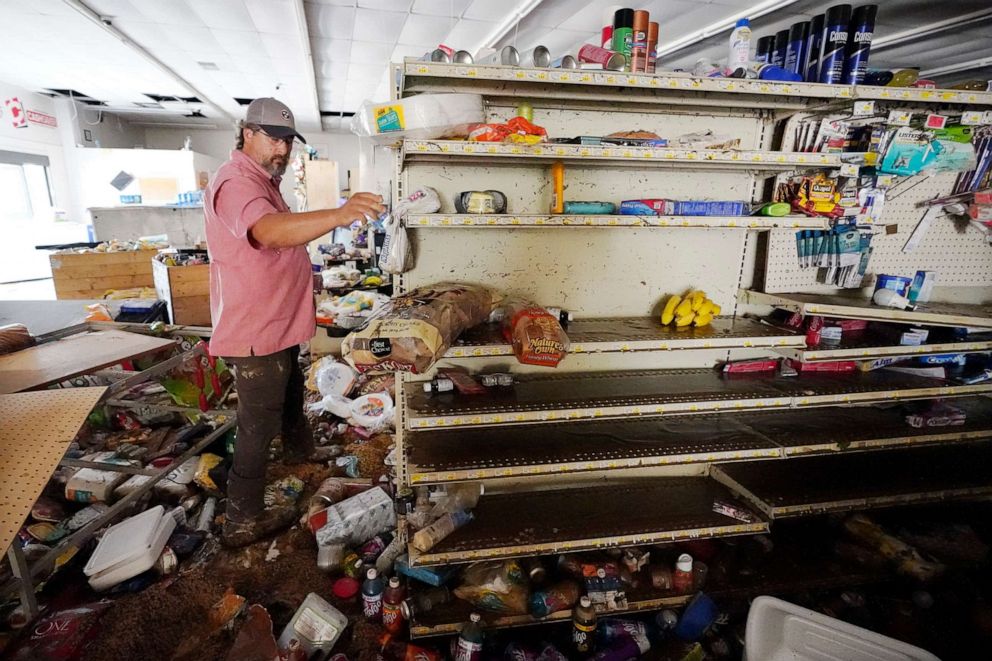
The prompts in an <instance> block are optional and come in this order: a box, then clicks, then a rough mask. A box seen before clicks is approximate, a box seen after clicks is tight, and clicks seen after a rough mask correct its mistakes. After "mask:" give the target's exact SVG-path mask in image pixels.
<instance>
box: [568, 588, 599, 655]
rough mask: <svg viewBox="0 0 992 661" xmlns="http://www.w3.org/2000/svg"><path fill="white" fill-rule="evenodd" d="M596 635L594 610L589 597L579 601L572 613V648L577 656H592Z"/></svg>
mask: <svg viewBox="0 0 992 661" xmlns="http://www.w3.org/2000/svg"><path fill="white" fill-rule="evenodd" d="M595 633H596V610H595V609H594V608H593V607H592V602H591V601H590V600H589V597H582V598H581V599H579V605H578V606H576V607H575V609H574V610H573V611H572V646H573V647H574V648H575V651H576V653H578V654H592V652H594V651H595V650H594V649H593V642H594V637H595Z"/></svg>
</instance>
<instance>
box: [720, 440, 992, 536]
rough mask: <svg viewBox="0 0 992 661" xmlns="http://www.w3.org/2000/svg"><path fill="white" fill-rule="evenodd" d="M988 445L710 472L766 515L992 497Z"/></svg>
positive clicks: (741, 466) (884, 452) (751, 464)
mask: <svg viewBox="0 0 992 661" xmlns="http://www.w3.org/2000/svg"><path fill="white" fill-rule="evenodd" d="M989 465H992V443H990V442H987V441H976V442H974V443H970V444H967V445H953V446H946V447H927V448H903V449H899V450H881V451H879V452H869V453H866V454H860V455H858V456H849V455H827V456H819V457H801V458H797V459H793V460H791V461H788V462H778V461H775V462H750V461H748V462H741V463H735V464H718V465H716V466H713V467H712V468H711V469H710V475H711V476H712V477H713V478H714V479H715V480H717V481H719V482H720V483H722V484H724V485H726V486H727V488H729V489H730V490H731V491H733V492H734V493H736V494H738V495H739V496H741V497H742V498H744V499H746V500H747V501H748V502H749V503H751V504H752V505H753V506H754V507H756V508H758V509H759V510H760V511H761V512H762V513H763V514H764V515H765V516H767V517H769V518H771V519H778V518H785V517H792V516H806V515H814V514H821V513H825V512H839V511H850V510H863V509H869V508H878V507H895V506H901V505H915V504H921V503H930V502H938V501H944V500H958V499H972V498H987V497H989V496H992V473H990V472H989V470H988V467H989Z"/></svg>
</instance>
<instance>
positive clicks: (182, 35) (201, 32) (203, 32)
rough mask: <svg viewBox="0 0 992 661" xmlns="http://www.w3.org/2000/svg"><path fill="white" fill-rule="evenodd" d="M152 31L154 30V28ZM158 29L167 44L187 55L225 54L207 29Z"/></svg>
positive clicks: (174, 27) (176, 27)
mask: <svg viewBox="0 0 992 661" xmlns="http://www.w3.org/2000/svg"><path fill="white" fill-rule="evenodd" d="M152 29H153V30H154V29H155V28H154V26H153V27H152ZM158 29H159V30H161V31H162V32H163V33H164V34H165V36H166V37H168V39H169V42H170V43H172V44H173V45H174V46H175V47H176V48H178V49H179V50H182V51H186V52H187V53H194V54H200V55H204V54H206V53H218V52H220V53H223V52H225V49H224V47H223V46H221V44H220V42H219V41H217V39H215V38H214V35H213V33H212V32H211V31H210V29H209V28H205V27H200V28H198V27H189V26H185V27H180V26H169V27H165V28H158ZM156 50H157V49H156Z"/></svg>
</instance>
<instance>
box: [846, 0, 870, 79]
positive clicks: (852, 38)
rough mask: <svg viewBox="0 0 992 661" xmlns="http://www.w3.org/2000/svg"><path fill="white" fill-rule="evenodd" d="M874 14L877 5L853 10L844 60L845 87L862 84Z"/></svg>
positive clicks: (862, 6)
mask: <svg viewBox="0 0 992 661" xmlns="http://www.w3.org/2000/svg"><path fill="white" fill-rule="evenodd" d="M876 14H878V5H861V6H860V7H855V9H854V16H853V17H852V19H851V28H850V30H849V31H848V32H849V35H848V37H847V57H846V58H845V60H844V83H845V84H847V85H858V84H860V83H862V82H864V79H865V71H867V69H868V52H869V51H870V50H871V39H872V33H873V32H875V15H876Z"/></svg>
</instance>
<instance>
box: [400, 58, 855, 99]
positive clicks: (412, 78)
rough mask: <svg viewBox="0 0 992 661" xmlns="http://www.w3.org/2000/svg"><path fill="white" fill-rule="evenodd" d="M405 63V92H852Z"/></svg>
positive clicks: (631, 95)
mask: <svg viewBox="0 0 992 661" xmlns="http://www.w3.org/2000/svg"><path fill="white" fill-rule="evenodd" d="M402 68H403V76H404V81H403V91H404V95H405V96H406V95H409V94H416V93H439V92H459V91H461V92H474V93H476V94H485V95H487V96H516V95H525V96H527V97H529V98H535V99H545V98H547V99H572V100H594V99H598V98H609V99H613V100H615V102H617V103H625V102H627V103H633V102H641V103H645V102H653V103H655V104H658V105H665V104H678V105H684V104H694V105H721V106H729V107H741V108H794V107H805V106H808V105H810V104H811V103H817V102H819V103H823V102H825V101H830V100H846V99H850V98H851V97H852V95H853V89H852V87H851V86H850V85H820V84H816V83H801V82H800V83H788V82H775V81H768V80H747V79H740V78H698V77H690V76H685V75H678V74H671V75H665V74H664V73H659V74H646V73H630V72H623V71H602V70H599V71H597V70H592V69H542V68H529V67H510V66H501V65H496V64H449V63H442V62H423V61H419V60H407V61H405V62H404V63H403V65H402Z"/></svg>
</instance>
